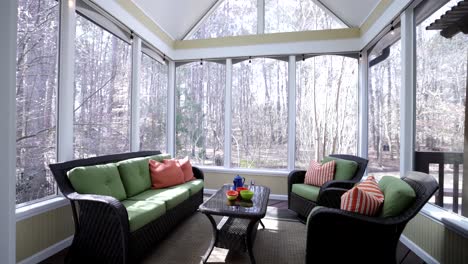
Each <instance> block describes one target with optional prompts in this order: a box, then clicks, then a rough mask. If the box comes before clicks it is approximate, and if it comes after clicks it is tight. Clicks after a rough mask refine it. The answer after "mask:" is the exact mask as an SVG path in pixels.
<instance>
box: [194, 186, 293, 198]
mask: <svg viewBox="0 0 468 264" xmlns="http://www.w3.org/2000/svg"><path fill="white" fill-rule="evenodd" d="M217 191H218V190H215V189H205V190H204V191H203V193H204V194H209V195H211V194H213V193H215V192H217ZM270 199H272V200H280V201H287V200H288V196H287V195H285V194H270Z"/></svg>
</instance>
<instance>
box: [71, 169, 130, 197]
mask: <svg viewBox="0 0 468 264" xmlns="http://www.w3.org/2000/svg"><path fill="white" fill-rule="evenodd" d="M68 178H69V179H70V182H71V184H72V185H73V188H75V190H76V191H77V192H78V193H82V194H99V195H107V196H112V197H114V198H115V199H117V200H119V201H122V200H125V199H126V198H127V194H126V193H125V188H124V186H123V184H122V180H121V179H120V175H119V170H118V169H117V165H116V164H114V163H109V164H103V165H95V166H86V167H76V168H73V169H72V170H70V171H69V172H68Z"/></svg>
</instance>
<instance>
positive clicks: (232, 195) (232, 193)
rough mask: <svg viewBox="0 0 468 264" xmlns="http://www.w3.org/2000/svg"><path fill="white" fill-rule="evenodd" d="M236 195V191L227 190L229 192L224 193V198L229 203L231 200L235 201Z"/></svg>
mask: <svg viewBox="0 0 468 264" xmlns="http://www.w3.org/2000/svg"><path fill="white" fill-rule="evenodd" d="M238 195H239V193H238V192H237V191H234V190H229V191H227V192H226V198H227V199H228V200H229V201H233V200H235V199H237V196H238Z"/></svg>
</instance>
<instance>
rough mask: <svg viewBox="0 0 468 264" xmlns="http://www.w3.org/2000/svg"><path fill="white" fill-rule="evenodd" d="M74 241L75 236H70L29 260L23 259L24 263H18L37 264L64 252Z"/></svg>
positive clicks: (19, 263) (20, 263)
mask: <svg viewBox="0 0 468 264" xmlns="http://www.w3.org/2000/svg"><path fill="white" fill-rule="evenodd" d="M72 241H73V236H70V237H68V238H65V239H64V240H62V241H60V242H58V243H56V244H54V245H52V246H50V247H48V248H46V249H44V250H42V251H40V252H37V253H36V254H34V255H32V256H30V257H29V258H26V259H23V260H22V261H20V262H18V264H35V263H39V262H41V261H43V260H45V259H47V258H49V257H51V256H53V255H55V254H57V253H58V252H60V251H62V250H63V249H65V248H67V247H69V246H70V245H71V243H72Z"/></svg>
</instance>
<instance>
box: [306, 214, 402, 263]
mask: <svg viewBox="0 0 468 264" xmlns="http://www.w3.org/2000/svg"><path fill="white" fill-rule="evenodd" d="M306 225H307V226H306V227H307V231H306V232H307V236H306V237H307V238H306V239H307V241H306V263H315V262H314V261H316V260H317V252H320V253H319V254H320V255H321V256H325V258H326V259H327V261H328V262H329V263H344V262H345V260H347V261H349V260H350V259H352V256H355V255H356V252H362V251H363V249H365V251H366V252H370V255H367V253H366V254H361V255H359V259H360V263H395V259H394V258H395V253H396V252H395V250H396V245H397V243H398V239H399V237H400V235H401V232H402V231H403V229H404V225H402V226H399V225H398V224H397V223H396V222H395V221H394V220H392V219H388V218H380V217H369V216H365V215H360V214H357V213H352V212H348V211H343V210H339V209H335V208H326V207H321V208H318V209H317V210H314V211H313V212H312V213H311V214H310V215H309V218H308V219H307V223H306ZM336 245H342V246H340V247H339V250H338V251H337V247H336ZM337 253H339V254H337ZM377 256H378V258H376V257H377ZM380 260H382V262H380ZM351 262H352V261H351Z"/></svg>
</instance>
